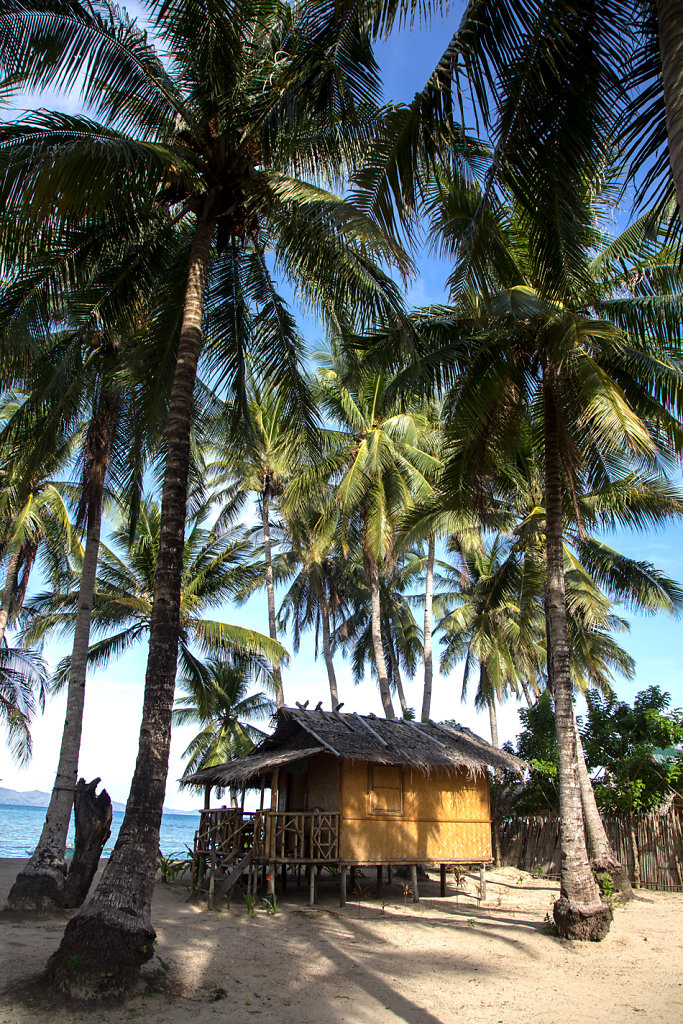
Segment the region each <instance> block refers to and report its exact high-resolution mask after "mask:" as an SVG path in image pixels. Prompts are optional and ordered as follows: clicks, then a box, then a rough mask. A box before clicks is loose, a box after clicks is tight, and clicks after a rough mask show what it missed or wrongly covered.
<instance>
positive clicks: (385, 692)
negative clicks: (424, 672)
mask: <svg viewBox="0 0 683 1024" xmlns="http://www.w3.org/2000/svg"><path fill="white" fill-rule="evenodd" d="M365 573H366V576H367V581H368V586H369V588H370V611H371V619H370V629H371V633H372V649H373V651H374V652H375V667H376V669H377V678H378V680H379V693H380V697H381V699H382V707H383V708H384V715H385V717H386V718H396V715H395V714H394V705H393V703H392V700H391V691H390V689H389V677H388V675H387V663H386V661H385V659H384V644H383V642H382V626H381V614H382V613H381V607H380V591H379V566H378V564H377V562H376V560H375V559H374V558H367V557H366V559H365Z"/></svg>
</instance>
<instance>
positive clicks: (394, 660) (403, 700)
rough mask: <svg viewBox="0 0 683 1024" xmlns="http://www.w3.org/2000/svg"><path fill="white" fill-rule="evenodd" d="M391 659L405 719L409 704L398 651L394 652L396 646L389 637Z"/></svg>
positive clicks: (392, 673)
mask: <svg viewBox="0 0 683 1024" xmlns="http://www.w3.org/2000/svg"><path fill="white" fill-rule="evenodd" d="M389 657H390V658H391V675H392V677H393V680H394V685H395V686H396V693H397V694H398V702H399V704H400V705H401V712H402V713H403V717H404V718H407V717H408V702H407V700H406V695H405V693H404V692H403V680H402V679H401V669H400V668H399V664H398V658H397V657H396V651H395V650H394V644H393V641H392V639H391V637H389Z"/></svg>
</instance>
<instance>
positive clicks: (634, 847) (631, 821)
mask: <svg viewBox="0 0 683 1024" xmlns="http://www.w3.org/2000/svg"><path fill="white" fill-rule="evenodd" d="M628 829H629V837H630V840H631V856H632V857H633V887H634V889H640V882H641V874H640V852H639V850H638V836H637V834H636V816H635V814H634V813H633V811H631V812H630V814H629V816H628Z"/></svg>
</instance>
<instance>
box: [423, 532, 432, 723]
mask: <svg viewBox="0 0 683 1024" xmlns="http://www.w3.org/2000/svg"><path fill="white" fill-rule="evenodd" d="M434 548H435V543H434V534H433V533H431V534H430V535H429V547H428V549H427V578H426V581H425V625H424V661H425V685H424V693H423V695H422V716H421V717H422V721H423V722H428V721H429V716H430V715H431V713H432V677H433V672H434V666H433V658H432V601H433V598H434Z"/></svg>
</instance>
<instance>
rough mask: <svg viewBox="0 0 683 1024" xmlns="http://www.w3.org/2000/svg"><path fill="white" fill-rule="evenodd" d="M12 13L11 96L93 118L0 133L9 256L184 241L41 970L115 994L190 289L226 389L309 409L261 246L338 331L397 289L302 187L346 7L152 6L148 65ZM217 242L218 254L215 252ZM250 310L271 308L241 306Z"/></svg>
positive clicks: (141, 892) (333, 98)
mask: <svg viewBox="0 0 683 1024" xmlns="http://www.w3.org/2000/svg"><path fill="white" fill-rule="evenodd" d="M15 13H16V16H13V17H12V18H8V19H5V20H4V21H3V24H2V48H3V57H4V70H5V72H6V74H7V76H8V80H11V81H12V83H13V84H15V85H16V87H17V88H21V87H22V86H23V85H24V84H28V85H30V86H31V87H38V88H45V87H49V86H51V85H57V86H58V87H67V88H69V87H72V86H73V85H74V84H75V83H76V82H78V84H79V87H80V88H81V90H82V95H83V96H84V98H85V100H86V102H87V103H88V105H89V107H90V109H91V110H92V111H93V116H95V117H99V118H100V123H99V124H98V123H95V122H93V121H92V120H89V119H88V118H85V117H82V116H80V115H65V114H60V113H49V114H33V115H32V116H31V117H30V118H29V119H28V120H27V121H26V122H23V123H19V124H12V125H7V124H6V125H3V127H2V131H1V132H0V134H1V136H2V139H1V141H2V144H3V153H4V154H5V156H4V158H3V168H2V172H1V173H0V195H1V196H2V201H3V203H4V204H5V207H6V208H7V209H11V211H12V217H10V218H8V220H11V221H12V225H11V227H8V228H7V230H6V234H7V236H8V237H7V245H8V251H12V252H14V253H16V254H17V256H20V255H21V253H22V252H24V251H28V246H27V245H26V244H25V241H26V240H27V239H32V240H34V242H33V244H34V245H35V238H36V236H37V237H38V238H39V239H40V238H41V237H42V242H43V243H45V244H47V243H48V242H49V239H48V237H47V234H48V229H47V224H48V221H49V225H50V230H52V228H53V226H55V225H64V226H65V228H70V227H73V230H74V231H76V230H77V229H78V228H79V226H81V227H82V226H84V225H89V226H90V227H91V228H92V230H93V232H94V233H98V232H101V231H102V230H105V231H108V232H115V231H116V230H117V229H118V227H119V226H120V227H122V228H125V229H126V230H130V226H131V223H132V224H134V223H135V222H136V220H137V219H138V218H139V217H140V216H146V215H147V214H146V211H148V210H149V209H150V208H151V207H152V206H153V205H154V204H158V205H161V206H163V207H164V208H166V209H168V210H171V211H172V213H173V217H174V220H175V222H176V223H179V224H180V223H181V222H182V223H183V224H186V225H187V233H188V241H189V242H190V247H189V257H188V262H187V277H186V288H185V297H184V303H183V314H182V318H181V322H180V330H179V338H178V345H177V353H176V367H175V376H174V381H173V386H172V389H171V397H170V403H169V418H168V431H167V440H166V463H165V475H164V487H163V496H162V517H161V518H162V528H161V543H160V549H159V560H158V566H157V577H156V588H155V595H154V602H153V615H152V622H151V625H150V649H149V658H148V665H147V676H146V689H145V694H146V696H145V701H144V705H143V720H142V725H141V732H140V756H139V759H138V762H137V765H136V771H135V774H134V777H133V782H132V787H131V796H130V800H129V802H128V807H127V813H126V818H125V820H124V824H123V826H122V828H121V831H120V833H119V841H118V845H117V855H116V856H115V857H113V858H112V860H111V861H110V863H109V865H108V867H107V870H106V871H105V875H104V877H103V878H102V880H101V882H100V884H99V886H98V889H97V892H96V894H95V896H94V898H93V899H92V900H91V901H90V902H89V904H88V906H87V908H85V910H84V911H82V912H81V914H79V915H78V916H77V917H76V918H74V919H73V920H72V921H71V922H70V923H69V925H68V927H67V931H66V933H65V938H64V941H63V943H62V945H61V947H60V950H59V951H58V953H57V954H56V955H55V957H53V959H52V961H51V967H50V972H51V976H52V977H53V979H54V980H55V982H56V983H57V984H59V985H60V986H62V987H63V988H66V989H71V990H74V991H75V989H76V988H78V990H79V991H80V992H81V993H82V994H83V993H85V992H86V991H87V990H88V989H90V990H94V991H97V990H98V989H99V987H101V985H102V979H103V978H104V977H105V976H106V978H107V987H108V990H109V991H114V990H120V989H122V988H125V987H126V986H127V985H128V984H130V983H131V982H132V981H133V979H134V978H135V977H136V976H137V970H138V967H139V965H140V963H142V962H144V960H145V959H148V958H149V957H150V956H151V955H152V941H153V938H154V933H153V930H152V927H151V923H150V911H149V908H150V900H151V892H152V885H153V876H154V864H155V857H156V852H157V837H158V829H159V825H160V820H161V808H162V803H163V794H164V782H165V776H166V772H167V766H168V750H169V735H170V725H171V711H172V701H173V688H174V680H175V673H176V659H177V633H178V621H179V614H180V586H181V575H182V548H183V539H184V525H185V513H186V498H187V479H188V467H189V457H190V423H191V416H192V399H193V391H194V385H195V379H196V373H197V365H198V361H199V357H200V355H201V353H202V340H203V335H202V320H203V313H204V307H205V298H206V301H207V304H208V309H209V310H211V309H212V308H213V309H214V310H215V308H216V302H217V301H218V300H212V298H211V295H212V293H213V294H214V295H215V296H220V303H221V304H222V306H223V309H222V312H223V317H222V327H221V328H219V327H218V321H217V318H214V320H213V323H212V324H211V326H212V327H214V330H213V332H212V331H211V330H209V326H210V320H211V318H210V317H209V316H207V318H206V323H205V328H206V334H207V336H208V337H209V338H210V339H211V340H212V344H208V345H207V346H206V348H205V354H206V357H207V358H210V359H212V360H213V366H214V368H215V369H216V372H218V373H221V374H223V382H224V384H225V386H226V387H227V388H234V389H235V390H236V391H238V392H239V391H240V389H241V386H242V383H243V369H244V355H245V352H246V351H247V349H250V350H251V353H252V356H253V357H254V359H255V361H256V365H257V366H258V367H259V372H260V373H261V375H262V376H263V377H265V376H266V375H268V376H269V377H270V378H271V379H272V380H273V381H274V382H276V383H277V384H278V386H284V385H288V386H289V388H290V393H291V396H292V397H291V401H290V408H291V410H292V415H293V416H296V415H303V416H304V417H305V416H306V415H308V416H309V418H310V413H311V405H310V401H309V400H308V396H307V394H306V390H305V388H303V387H302V386H301V383H300V379H299V375H298V344H297V338H296V336H295V335H294V334H293V331H292V323H291V318H288V315H287V313H286V309H285V307H284V304H283V303H282V301H281V299H280V297H279V295H278V294H277V292H276V290H275V288H274V286H273V282H272V279H271V276H270V274H269V272H268V267H267V263H266V260H265V257H264V253H265V247H266V246H268V247H269V248H270V249H271V250H272V251H274V254H275V259H276V266H277V267H278V268H279V269H281V270H282V272H283V273H284V274H285V275H286V276H288V277H289V278H290V279H291V280H293V282H294V283H295V286H296V287H297V289H298V290H299V292H300V294H301V296H302V297H303V299H304V301H306V302H308V303H309V304H310V305H311V306H312V307H314V308H316V309H318V310H320V311H322V312H323V314H324V315H325V316H326V317H327V318H328V320H329V321H330V322H334V325H335V329H337V328H338V327H339V324H340V323H344V324H347V323H348V313H347V312H345V304H346V297H347V295H348V293H349V289H351V288H353V289H354V290H355V295H356V298H357V300H358V304H357V307H356V309H357V311H362V312H359V320H361V321H362V320H363V318H365V320H366V322H369V320H368V318H369V317H370V316H372V315H373V314H374V313H375V312H376V311H377V310H378V309H381V308H384V307H386V306H387V305H393V306H396V305H397V303H396V294H397V293H396V289H395V288H394V287H393V286H392V285H391V283H390V282H389V280H388V278H387V276H386V275H385V274H384V273H382V272H381V271H379V270H377V269H376V268H375V267H374V266H373V265H372V264H371V262H370V260H369V256H368V254H369V252H370V251H371V250H373V249H374V251H375V253H378V254H379V255H380V256H381V257H382V258H386V259H387V260H388V261H389V262H393V261H394V260H395V259H396V258H397V256H398V255H399V250H398V249H397V247H396V246H392V245H391V244H389V243H387V241H386V239H385V238H384V237H383V236H381V235H380V233H379V232H378V231H377V230H376V229H375V228H374V225H373V223H372V221H371V220H369V219H368V218H367V217H365V216H364V215H363V214H361V213H360V212H359V211H357V210H354V209H353V208H351V207H350V206H349V204H348V203H345V202H344V201H342V200H339V199H338V198H337V197H335V196H333V195H332V194H331V193H329V192H327V191H325V190H324V188H322V187H321V186H320V185H319V184H317V183H316V184H315V185H312V184H308V183H307V182H305V181H303V180H302V179H301V175H304V176H305V175H311V176H313V175H314V176H315V177H316V179H317V181H320V180H324V179H327V181H330V180H331V179H334V180H337V181H338V180H339V178H340V175H341V174H343V173H344V171H345V170H346V169H347V168H348V167H350V166H353V164H354V163H355V162H357V160H358V159H359V157H360V155H361V152H362V147H363V140H364V138H365V137H366V136H367V131H368V125H369V124H371V121H372V116H371V115H372V104H373V101H374V96H375V93H376V91H377V83H376V72H375V67H374V64H373V61H372V57H371V51H370V47H369V44H368V41H367V34H366V33H365V31H364V28H363V24H362V22H360V21H359V19H357V18H356V17H355V16H353V15H352V17H351V19H350V20H349V19H342V21H341V22H340V21H339V20H338V19H337V18H336V15H335V14H330V12H327V13H322V14H320V16H319V17H316V18H310V19H308V18H307V17H306V12H305V11H302V12H301V14H300V15H297V16H295V17H290V13H289V12H286V11H283V10H282V9H281V8H277V7H276V8H274V7H273V6H272V5H268V4H265V5H264V4H262V3H260V2H257V3H255V4H253V5H248V6H247V7H241V8H240V7H235V6H233V5H231V4H225V5H224V6H218V7H213V8H212V9H211V11H210V12H208V13H206V16H202V19H201V21H200V22H199V23H198V21H197V17H196V7H195V6H194V5H193V4H187V3H184V2H183V3H181V4H180V5H177V4H176V5H174V6H173V7H169V6H168V5H165V4H154V5H153V6H152V7H151V8H150V12H149V21H150V26H151V31H152V33H153V35H154V36H155V37H156V38H157V39H159V41H160V43H161V45H162V47H163V49H164V59H163V60H162V59H161V58H160V57H159V56H158V55H157V53H156V51H155V50H154V48H153V46H152V44H151V43H150V41H149V39H148V36H147V34H146V33H143V32H141V31H140V29H138V27H137V26H136V25H135V23H133V22H131V21H130V20H129V19H128V18H127V16H126V15H125V14H124V15H122V14H121V13H120V12H119V11H118V9H114V8H111V7H109V6H102V7H101V8H100V7H98V6H94V7H88V8H81V7H76V8H73V7H71V8H69V10H68V12H65V11H64V9H63V5H62V4H61V3H60V2H59V0H55V2H54V3H50V2H48V4H47V5H45V4H42V3H41V4H39V5H38V6H37V7H36V8H35V9H34V8H32V7H31V6H30V5H29V6H26V7H21V8H17V10H16V12H15ZM48 53H49V58H47V57H46V54H48ZM359 63H360V65H361V66H362V68H363V71H362V73H361V74H358V72H357V70H356V69H357V68H358V65H359ZM347 72H348V73H347ZM340 111H343V115H344V126H343V130H342V131H339V130H338V129H339V128H340V124H341V120H340V117H339V112H340ZM312 123H315V124H316V131H315V132H311V130H310V125H311V124H312ZM76 182H77V184H75V183H76ZM29 211H30V214H29ZM41 231H42V232H43V234H42V236H41V235H40V232H41ZM41 244H42V243H41ZM216 246H217V247H218V249H219V250H220V252H221V254H222V255H221V256H220V259H217V260H216V261H215V262H214V261H213V260H212V252H214V251H215V247H216ZM10 247H11V249H10ZM207 288H208V291H207ZM212 303H213V306H212ZM250 305H256V306H260V308H261V310H268V311H269V312H270V313H272V314H273V315H272V316H266V315H264V316H260V317H259V316H256V317H252V316H250V313H249V308H250ZM227 310H230V315H229V316H226V315H225V313H226V311H227ZM140 837H144V854H143V853H142V851H141V847H140V842H141V841H142V840H141V838H140ZM133 849H135V851H136V852H135V855H134V863H132V862H131V858H132V857H133V854H132V851H133ZM123 922H125V924H124V923H123ZM113 948H115V949H116V957H115V961H116V963H115V964H112V949H113ZM86 951H87V952H86ZM75 955H77V956H79V957H83V959H84V968H83V970H82V971H81V972H80V974H79V979H78V984H76V979H75V978H74V977H73V974H72V973H70V972H69V970H68V967H67V965H68V963H70V962H72V958H73V956H75ZM112 967H113V968H114V969H112ZM86 978H87V979H88V981H87V982H86V981H85V979H86Z"/></svg>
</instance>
